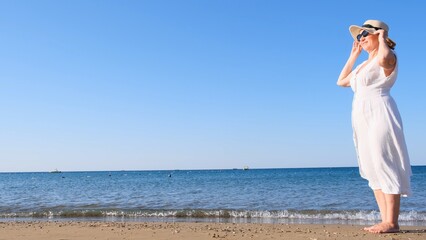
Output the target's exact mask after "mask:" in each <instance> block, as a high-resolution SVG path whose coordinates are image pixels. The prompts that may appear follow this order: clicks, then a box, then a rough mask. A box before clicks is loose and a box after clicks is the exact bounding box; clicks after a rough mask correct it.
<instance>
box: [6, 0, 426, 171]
mask: <svg viewBox="0 0 426 240" xmlns="http://www.w3.org/2000/svg"><path fill="white" fill-rule="evenodd" d="M425 9H426V3H425V2H424V1H405V2H403V3H402V2H400V1H394V2H393V1H364V2H363V1H357V2H348V1H306V0H301V1H270V0H258V1H249V0H232V1H229V0H193V1H187V0H179V1H175V0H170V1H162V0H152V1H106V0H99V1H94V0H93V1H87V0H72V1H71V0H70V1H53V0H52V1H46V0H40V1H29V0H28V1H19V0H18V1H12V0H10V1H5V0H2V1H0V32H1V37H0V46H1V47H0V111H1V117H0V172H6V171H50V170H53V169H55V168H58V169H60V170H64V171H73V170H149V169H210V168H241V167H243V166H245V165H247V166H250V167H251V168H276V167H278V168H281V167H283V168H287V167H340V166H356V165H357V162H356V156H355V150H354V147H353V142H352V129H351V120H350V112H351V102H352V91H351V90H350V89H349V88H339V87H337V86H336V80H337V77H338V75H339V73H340V70H341V68H342V66H343V65H344V63H345V61H346V59H347V57H348V54H349V51H350V48H351V45H352V39H351V36H350V34H349V31H348V27H349V25H351V24H362V23H363V22H364V21H365V20H367V19H380V20H383V21H385V22H387V23H388V25H389V26H390V34H389V35H390V37H391V38H392V39H394V40H395V41H396V42H397V47H396V51H397V54H398V59H399V60H400V65H399V78H398V80H397V83H396V85H395V86H394V88H393V91H392V94H393V96H394V98H395V100H396V101H397V104H398V106H399V109H400V112H401V115H402V117H403V121H404V127H405V134H406V139H407V144H408V148H409V152H410V156H411V162H412V164H413V165H426V145H425V135H426V126H425V123H426V106H425V105H426V94H425V93H424V91H425V90H426V83H425V77H424V72H422V71H423V70H424V69H425V56H426V51H425V47H426V45H425V39H426V32H425V31H424V29H425V26H426V17H424V10H425ZM365 57H366V55H365V54H363V55H362V58H363V60H364V59H365Z"/></svg>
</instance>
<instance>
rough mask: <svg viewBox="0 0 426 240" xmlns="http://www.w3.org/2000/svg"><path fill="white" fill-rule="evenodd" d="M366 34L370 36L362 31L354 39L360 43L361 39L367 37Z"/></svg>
mask: <svg viewBox="0 0 426 240" xmlns="http://www.w3.org/2000/svg"><path fill="white" fill-rule="evenodd" d="M368 34H370V33H369V32H367V31H365V30H364V31H362V32H361V33H360V34H358V35H357V36H356V39H357V40H358V42H359V41H361V37H367V36H368Z"/></svg>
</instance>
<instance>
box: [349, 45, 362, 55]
mask: <svg viewBox="0 0 426 240" xmlns="http://www.w3.org/2000/svg"><path fill="white" fill-rule="evenodd" d="M361 51H362V46H361V44H360V43H359V42H358V41H354V43H353V44H352V51H351V56H354V57H358V56H359V54H361Z"/></svg>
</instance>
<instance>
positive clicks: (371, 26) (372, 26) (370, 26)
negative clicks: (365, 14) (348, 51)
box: [349, 20, 396, 49]
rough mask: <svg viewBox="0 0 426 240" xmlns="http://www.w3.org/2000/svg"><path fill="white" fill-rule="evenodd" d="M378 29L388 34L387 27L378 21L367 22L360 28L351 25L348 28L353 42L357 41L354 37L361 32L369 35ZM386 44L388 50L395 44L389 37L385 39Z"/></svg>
mask: <svg viewBox="0 0 426 240" xmlns="http://www.w3.org/2000/svg"><path fill="white" fill-rule="evenodd" d="M379 29H383V30H385V31H386V32H388V33H389V27H388V25H387V24H386V23H384V22H382V21H379V20H367V21H365V23H364V24H363V25H362V26H357V25H351V26H350V27H349V31H350V32H351V35H352V37H353V38H354V40H355V41H358V40H357V39H356V36H357V35H358V34H359V33H360V31H361V30H365V31H367V32H369V33H371V34H374V33H375V32H376V31H377V30H379ZM386 43H387V44H388V46H389V47H390V48H392V49H393V48H395V45H396V43H395V42H394V41H393V40H392V39H390V38H389V37H388V38H387V39H386Z"/></svg>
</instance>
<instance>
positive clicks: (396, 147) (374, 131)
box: [337, 20, 411, 233]
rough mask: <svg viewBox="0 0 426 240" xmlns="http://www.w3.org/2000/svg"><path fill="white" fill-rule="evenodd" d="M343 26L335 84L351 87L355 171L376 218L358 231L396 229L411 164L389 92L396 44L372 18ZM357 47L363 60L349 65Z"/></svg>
mask: <svg viewBox="0 0 426 240" xmlns="http://www.w3.org/2000/svg"><path fill="white" fill-rule="evenodd" d="M349 31H350V33H351V35H352V37H353V38H354V40H355V41H354V43H353V46H352V51H351V53H350V56H349V59H348V60H347V62H346V64H345V66H344V67H343V69H342V72H341V73H340V76H339V79H338V81H337V85H339V86H342V87H351V88H352V90H353V91H354V99H353V103H352V127H353V132H354V143H355V149H356V152H357V156H358V164H359V170H360V174H361V176H362V177H363V178H365V179H367V180H368V185H369V186H370V187H371V188H372V190H373V192H374V196H375V198H376V201H377V204H378V206H379V209H380V215H381V219H382V222H381V223H379V224H376V225H374V226H371V227H366V228H364V230H366V231H369V232H373V233H389V232H398V231H399V225H398V216H399V209H400V198H401V196H408V195H410V194H411V188H410V176H411V166H410V160H409V157H408V152H407V147H406V144H405V139H404V133H403V129H402V121H401V117H400V115H399V112H398V108H397V106H396V104H395V102H394V100H393V98H392V97H391V96H390V93H389V92H390V89H391V87H392V86H393V84H394V83H395V80H396V78H397V75H398V59H397V56H396V55H395V52H394V51H393V49H394V48H395V45H396V44H395V42H393V41H392V40H391V39H390V38H389V37H388V31H389V28H388V26H387V25H386V24H385V23H384V22H381V21H378V20H368V21H366V22H365V23H364V24H363V25H362V26H355V25H352V26H350V28H349ZM362 49H364V51H366V52H367V53H368V59H367V60H366V61H364V62H363V63H361V64H360V65H358V66H357V67H356V68H355V69H353V67H354V64H355V62H356V60H357V58H358V57H359V55H360V53H361V51H362ZM352 69H353V70H352Z"/></svg>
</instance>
